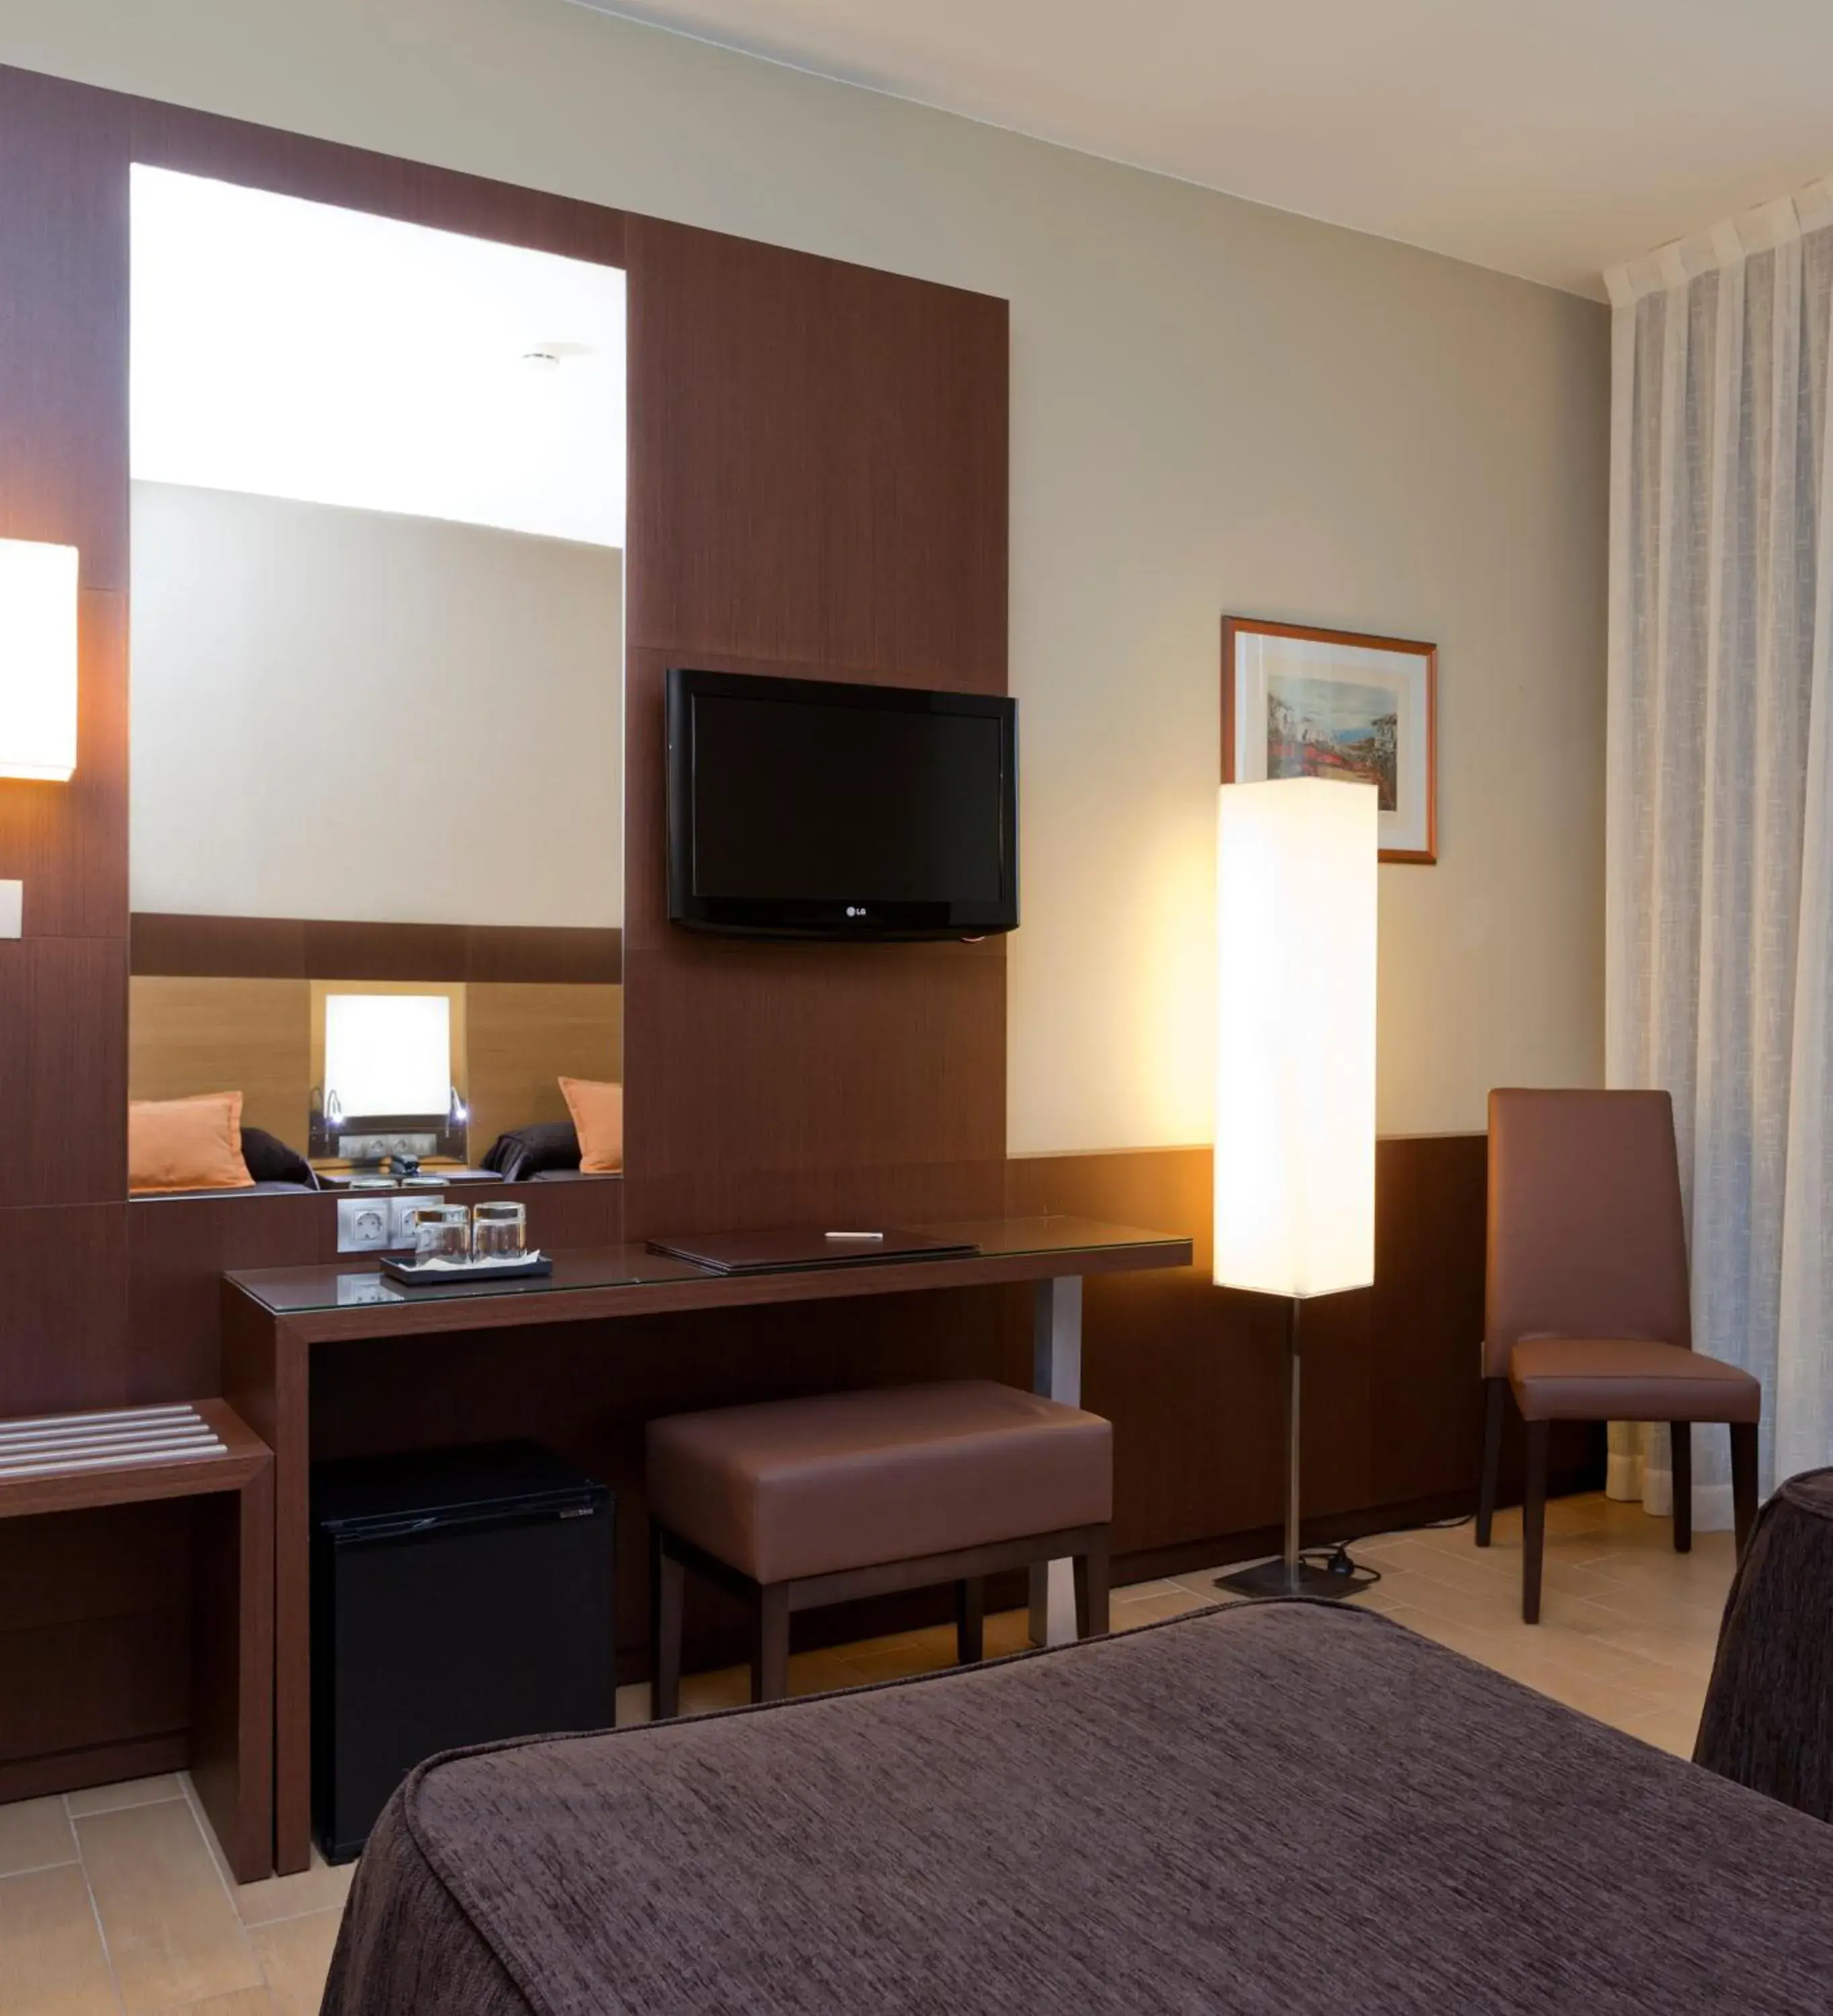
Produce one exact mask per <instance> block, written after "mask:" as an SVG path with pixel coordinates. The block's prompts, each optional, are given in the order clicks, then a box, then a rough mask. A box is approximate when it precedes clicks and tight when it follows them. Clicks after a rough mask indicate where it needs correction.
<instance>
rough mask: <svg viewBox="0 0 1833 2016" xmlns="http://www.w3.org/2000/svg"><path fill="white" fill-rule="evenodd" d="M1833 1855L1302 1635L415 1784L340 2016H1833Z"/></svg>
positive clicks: (1241, 1634) (1691, 1780) (1261, 1620)
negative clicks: (1416, 2015) (1653, 2014)
mask: <svg viewBox="0 0 1833 2016" xmlns="http://www.w3.org/2000/svg"><path fill="white" fill-rule="evenodd" d="M1830 1907H1833V1829H1828V1827H1824V1826H1823V1825H1821V1824H1820V1823H1818V1822H1817V1821H1814V1820H1810V1819H1809V1818H1807V1817H1806V1816H1804V1815H1802V1814H1801V1813H1796V1812H1794V1811H1793V1810H1792V1809H1789V1808H1788V1807H1784V1806H1782V1805H1776V1804H1774V1803H1773V1802H1770V1801H1768V1800H1766V1799H1764V1798H1762V1797H1761V1796H1760V1795H1757V1794H1755V1793H1752V1792H1750V1791H1746V1790H1745V1789H1744V1788H1743V1787H1739V1786H1736V1785H1733V1784H1728V1783H1727V1782H1726V1781H1724V1780H1721V1779H1719V1778H1716V1777H1712V1776H1711V1775H1710V1774H1709V1773H1706V1772H1704V1771H1702V1770H1699V1769H1696V1768H1695V1767H1694V1766H1692V1765H1690V1764H1687V1763H1684V1762H1681V1761H1680V1759H1676V1758H1674V1757H1671V1756H1669V1755H1666V1754H1665V1753H1663V1752H1662V1751H1655V1750H1652V1749H1649V1748H1647V1747H1645V1746H1644V1745H1643V1744H1640V1743H1638V1742H1637V1741H1635V1740H1634V1739H1633V1738H1632V1737H1627V1736H1625V1735H1622V1734H1621V1733H1619V1732H1617V1731H1615V1730H1611V1729H1608V1728H1607V1727H1605V1726H1604V1725H1603V1724H1601V1723H1595V1722H1592V1721H1590V1720H1589V1719H1586V1718H1585V1717H1583V1716H1581V1715H1576V1714H1575V1713H1573V1712H1571V1711H1570V1710H1568V1709H1566V1708H1561V1707H1560V1706H1559V1705H1557V1704H1556V1703H1554V1702H1552V1701H1548V1700H1547V1699H1545V1698H1544V1697H1541V1696H1540V1695H1536V1694H1531V1693H1529V1691H1527V1690H1525V1689H1524V1688H1522V1687H1518V1686H1517V1685H1516V1684H1515V1683H1513V1682H1511V1681H1510V1680H1507V1679H1503V1678H1502V1677H1501V1676H1500V1675H1497V1674H1496V1673H1493V1672H1490V1671H1489V1670H1488V1669H1486V1668H1484V1667H1482V1666H1478V1665H1475V1664H1473V1663H1471V1661H1468V1660H1466V1659H1464V1658H1461V1657H1460V1656H1459V1655H1458V1654H1455V1653H1453V1652H1449V1651H1446V1650H1444V1649H1443V1648H1442V1647H1439V1646H1437V1645H1435V1644H1432V1643H1430V1642H1428V1640H1424V1639H1423V1638H1420V1637H1417V1636H1414V1635H1413V1634H1412V1633H1410V1632H1408V1631H1406V1630H1405V1629H1403V1628H1402V1627H1401V1626H1399V1625H1395V1624H1393V1623H1391V1622H1388V1620H1387V1619H1386V1618H1382V1617H1379V1616H1377V1615H1371V1614H1369V1613H1367V1612H1363V1611H1356V1610H1353V1609H1342V1608H1338V1607H1331V1606H1327V1605H1323V1604H1310V1603H1304V1602H1295V1603H1278V1604H1261V1605H1256V1606H1252V1607H1248V1606H1243V1607H1238V1608H1234V1609H1230V1610H1225V1611H1208V1612H1205V1613H1204V1614H1203V1615H1201V1616H1198V1617H1196V1618H1182V1619H1179V1620H1177V1621H1176V1622H1172V1623H1168V1624H1163V1625H1154V1626H1151V1627H1148V1628H1147V1629H1144V1630H1142V1631H1139V1632H1135V1633H1129V1634H1127V1635H1126V1636H1122V1637H1116V1638H1110V1639H1105V1640H1097V1641H1095V1642H1093V1643H1086V1644H1082V1645H1076V1646H1069V1647H1064V1648H1062V1649H1061V1651H1051V1652H1046V1653H1039V1654H1028V1655H1024V1656H1021V1657H1019V1658H1014V1659H1009V1660H1004V1661H998V1662H996V1663H993V1664H990V1665H985V1666H982V1667H978V1668H974V1669H967V1670H964V1671H957V1672H949V1673H944V1674H940V1675H936V1676H931V1677H926V1678H924V1679H919V1680H914V1681H905V1682H900V1683H895V1684H893V1685H891V1686H888V1687H877V1688H871V1689H867V1690H861V1691H859V1692H855V1693H851V1694H830V1695H826V1696H823V1697H818V1698H814V1699H808V1700H803V1701H793V1702H790V1703H787V1704H783V1705H778V1706H776V1707H772V1708H758V1709H740V1710H738V1711H736V1712H732V1713H729V1714H726V1715H717V1716H711V1717H708V1718H704V1719H700V1720H697V1721H689V1722H679V1723H668V1724H664V1725H661V1726H652V1727H639V1728H633V1729H629V1730H618V1731H612V1732H609V1733H603V1734H600V1735H593V1736H585V1737H551V1738H545V1739H542V1740H539V1741H535V1742H531V1743H524V1744H510V1745H505V1746H498V1747H496V1748H490V1749H485V1750H479V1751H469V1752H464V1753H459V1754H457V1755H452V1756H450V1757H448V1758H445V1759H435V1760H434V1761H433V1762H430V1763H429V1764H427V1765H423V1766H421V1767H420V1769H419V1770H418V1771H416V1773H414V1774H413V1775H412V1777H410V1778H409V1780H408V1781H407V1783H406V1784H405V1785H404V1786H403V1787H402V1790H401V1791H400V1792H398V1794H397V1795H396V1797H395V1798H394V1802H392V1803H391V1805H390V1806H389V1808H388V1809H387V1812H386V1813H384V1816H383V1819H382V1821H381V1823H380V1826H379V1827H378V1829H377V1831H376V1834H374V1835H373V1837H372V1838H371V1841H370V1845H369V1849H368V1852H367V1853H366V1856H365V1857H364V1859H363V1863H362V1867H361V1869H360V1870H359V1872H358V1876H357V1879H356V1883H355V1888H354V1891H353V1892H352V1895H351V1903H350V1906H349V1908H348V1912H347V1914H346V1916H345V1919H344V1925H343V1929H342V1932H341V1934H340V1939H339V1942H338V1946H337V1953H336V1957H335V1958H334V1960H333V1965H332V1970H331V1978H330V1985H329V1987H328V1989H327V1990H326V2000H325V2003H324V2011H325V2016H405V2012H408V2011H416V2012H418V2011H438V2012H440V2016H531V2012H533V2016H690V2012H692V2016H709V2012H721V2016H725V2012H730V2016H777V2012H783V2011H797V2012H816V2011H819V2012H823V2016H829V2013H830V2012H831V2016H870V2013H871V2012H879V2011H884V2012H911V2016H916V2012H923V2016H931V2013H932V2012H933V2016H982V2012H986V2016H991V2012H993V2011H1000V2012H1012V2013H1013V2016H1032V2012H1038V2011H1073V2012H1076V2016H1110V2012H1112V2016H1118V2012H1121V2011H1126V2012H1130V2013H1131V2016H1139V2013H1140V2012H1144V2013H1145V2016H1158V2012H1165V2016H1170V2012H1173V2011H1176V2012H1179V2016H1195V2012H1229V2013H1230V2016H1233V2012H1241V2016H1248V2012H1253V2016H1338V2012H1341V2016H1383V2012H1388V2011H1421V2012H1430V2016H1515V2012H1528V2011H1532V2012H1549V2011H1560V2012H1568V2011H1570V2012H1579V2011H1583V2012H1586V2016H1619V2012H1628V2011H1638V2012H1640V2011H1655V2010H1658V2011H1662V2012H1663V2016H1693V2012H1699V2016H1705V2012H1712V2016H1730V2012H1739V2016H1770V2012H1781V2011H1791V2012H1802V2016H1806V2012H1808V2011H1814V2012H1816V2016H1820V2012H1824V2011H1825V2010H1826V2008H1827V2007H1828V1998H1829V1994H1830V1993H1833V1990H1830V1988H1829V1983H1833V1908H1830Z"/></svg>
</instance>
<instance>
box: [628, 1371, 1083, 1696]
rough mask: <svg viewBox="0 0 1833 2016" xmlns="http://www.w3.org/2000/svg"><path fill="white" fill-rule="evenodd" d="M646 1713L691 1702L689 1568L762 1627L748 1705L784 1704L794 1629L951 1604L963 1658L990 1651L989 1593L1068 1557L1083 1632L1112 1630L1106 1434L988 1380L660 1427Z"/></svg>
mask: <svg viewBox="0 0 1833 2016" xmlns="http://www.w3.org/2000/svg"><path fill="white" fill-rule="evenodd" d="M648 1444H649V1447H648V1465H647V1469H648V1483H649V1509H650V1606H651V1607H650V1634H651V1635H650V1643H651V1647H652V1657H653V1659H654V1665H653V1668H652V1672H653V1679H654V1694H653V1696H652V1700H653V1705H654V1714H655V1715H657V1717H658V1718H660V1717H661V1716H664V1715H674V1714H675V1713H676V1712H678V1710H679V1704H680V1694H681V1638H682V1598H683V1593H684V1589H683V1585H684V1579H685V1571H686V1570H687V1569H688V1568H693V1570H694V1571H696V1572H697V1574H699V1575H702V1576H704V1577H705V1578H706V1579H708V1580H710V1581H712V1582H717V1583H719V1584H721V1585H722V1586H725V1587H726V1588H728V1589H732V1590H733V1592H734V1593H736V1594H738V1595H740V1596H741V1597H744V1599H745V1600H746V1601H747V1604H749V1605H750V1607H751V1613H752V1615H753V1618H754V1620H755V1625H754V1632H755V1635H754V1639H753V1641H752V1642H753V1650H752V1655H751V1698H752V1700H753V1701H775V1700H777V1699H779V1698H780V1697H781V1696H783V1695H784V1694H787V1693H788V1691H789V1620H790V1615H791V1614H792V1613H793V1612H794V1611H800V1610H810V1609H813V1608H815V1607H817V1606H818V1605H819V1604H827V1603H845V1602H849V1601H851V1600H853V1599H854V1598H855V1597H864V1596H880V1595H888V1594H889V1593H891V1592H893V1591H895V1590H898V1589H921V1588H924V1587H925V1586H930V1585H932V1584H935V1583H938V1582H953V1583H954V1584H955V1586H956V1644H957V1649H958V1652H959V1655H960V1658H961V1659H962V1660H963V1661H972V1660H976V1659H978V1658H980V1656H981V1643H982V1638H981V1617H982V1612H983V1608H984V1603H985V1595H984V1583H985V1578H986V1577H987V1576H988V1575H996V1574H998V1573H999V1572H1000V1571H1002V1570H1004V1569H1007V1568H1028V1567H1030V1566H1032V1565H1034V1564H1037V1563H1039V1562H1044V1561H1061V1560H1063V1559H1064V1558H1065V1557H1068V1558H1069V1559H1071V1561H1073V1562H1074V1564H1075V1608H1076V1630H1077V1633H1078V1635H1079V1636H1089V1634H1091V1633H1100V1632H1104V1631H1105V1630H1106V1629H1107V1532H1108V1524H1109V1521H1111V1519H1112V1517H1113V1516H1114V1431H1113V1429H1112V1427H1111V1426H1110V1425H1109V1424H1108V1423H1107V1422H1106V1421H1104V1420H1102V1418H1101V1417H1100V1415H1099V1414H1089V1413H1083V1412H1082V1409H1080V1408H1079V1407H1068V1406H1064V1405H1063V1404H1062V1403H1061V1402H1059V1401H1056V1400H1050V1399H1045V1398H1044V1397H1043V1395H1039V1394H1036V1393H1021V1392H1020V1391H1017V1389H1016V1388H1013V1387H1010V1386H1000V1385H996V1384H994V1383H993V1382H992V1381H990V1380H985V1379H954V1380H938V1381H935V1382H933V1383H932V1384H927V1385H922V1386H880V1387H873V1388H866V1390H864V1391H858V1392H852V1393H825V1394H819V1395H815V1396H814V1397H812V1398H811V1399H799V1400H770V1401H765V1402H761V1403H759V1404H758V1405H756V1406H747V1407H722V1408H718V1409H714V1410H713V1411H711V1413H702V1414H673V1415H670V1416H669V1417H668V1418H667V1419H665V1420H658V1421H651V1422H650V1424H649V1436H648Z"/></svg>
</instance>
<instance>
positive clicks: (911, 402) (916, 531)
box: [625, 218, 1007, 1233]
mask: <svg viewBox="0 0 1833 2016" xmlns="http://www.w3.org/2000/svg"><path fill="white" fill-rule="evenodd" d="M627 251H628V268H629V272H630V335H629V356H630V366H629V370H630V400H629V409H630V531H629V545H628V560H627V577H626V578H627V581H628V604H627V610H628V614H627V629H628V644H627V653H626V665H625V961H626V982H627V985H626V993H625V1015H626V1018H627V1024H628V1032H627V1037H626V1049H627V1052H628V1056H629V1058H630V1060H631V1068H630V1071H629V1092H628V1111H627V1126H628V1164H627V1175H628V1184H627V1187H626V1195H625V1211H626V1216H627V1219H628V1223H629V1226H630V1227H631V1229H632V1230H633V1231H635V1232H638V1233H652V1232H664V1231H670V1230H676V1231H685V1230H692V1229H709V1228H712V1227H716V1226H736V1225H745V1224H757V1223H759V1222H763V1221H765V1219H770V1218H774V1219H776V1220H777V1221H778V1222H788V1221H791V1220H798V1219H799V1220H809V1219H816V1218H824V1217H827V1216H830V1215H841V1216H862V1217H863V1218H865V1219H867V1220H879V1221H882V1220H884V1219H898V1218H909V1217H918V1216H923V1215H929V1216H948V1215H954V1214H957V1213H959V1214H967V1213H971V1212H974V1211H986V1210H990V1209H996V1208H998V1203H999V1197H1000V1195H1001V1193H1002V1191H1003V1160H1004V1154H1005V967H1004V950H1003V945H1001V944H1000V943H999V942H998V941H992V942H990V943H989V944H987V945H981V946H976V947H970V946H963V945H924V946H887V945H877V946H875V945H849V946H844V947H842V946H823V945H787V944H774V945H773V944H745V943H743V942H740V941H717V940H713V939H709V938H697V937H695V936H693V934H690V933H687V932H684V931H681V930H679V928H677V927H673V926H671V925H670V924H669V923H668V922H667V920H666V888H665V876H664V807H663V800H662V788H663V750H664V720H663V702H662V693H663V679H664V673H665V671H666V670H667V668H668V666H669V665H671V664H693V665H710V666H714V667H717V668H721V669H725V670H728V671H739V672H751V673H790V674H794V675H798V676H802V677H816V678H823V677H825V678H835V679H862V680H868V681H873V682H879V683H884V684H899V683H902V684H909V685H918V686H947V687H953V688H956V689H963V690H968V691H974V692H981V693H1001V692H1003V691H1004V690H1005V684H1006V571H1007V561H1006V554H1007V477H1006V469H1007V311H1006V304H1004V303H1003V301H993V300H991V299H989V298H987V297H984V296H981V295H974V294H967V293H960V292H958V291H956V290H953V289H949V288H945V287H935V286H927V285H926V284H924V283H920V282H917V281H913V280H907V279H900V278H898V277H897V276H895V275H889V274H884V273H877V272H870V271H867V270H866V269H864V268H859V267H853V266H846V265H840V264H838V263H837V262H835V261H830V260H823V259H816V258H812V257H808V256H806V255H805V254H800V253H792V252H786V251H783V250H780V249H776V248H773V247H767V246H760V245H753V244H749V243H744V242H743V241H740V240H737V239H729V238H723V237H721V236H718V235H716V234H714V233H711V232H700V231H693V230H690V229H686V228H685V227H682V226H679V225H666V224H659V223H656V222H654V221H651V220H649V219H637V218H632V219H631V220H630V227H629V234H628V240H627Z"/></svg>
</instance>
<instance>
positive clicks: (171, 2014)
mask: <svg viewBox="0 0 1833 2016" xmlns="http://www.w3.org/2000/svg"><path fill="white" fill-rule="evenodd" d="M277 2012H278V2004H277V2003H275V2000H274V1998H273V1997H272V1996H271V1995H270V1994H269V1993H268V1991H267V1990H266V1989H265V1988H236V1989H231V1990H230V1992H229V1993H228V1994H227V1995H213V1996H211V1997H210V1998H209V2000H207V2001H203V2002H187V2003H184V2004H183V2005H182V2007H179V2008H177V2009H174V2010H171V2011H160V2016H277Z"/></svg>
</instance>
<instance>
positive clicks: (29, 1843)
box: [0, 1798, 77, 1876]
mask: <svg viewBox="0 0 1833 2016" xmlns="http://www.w3.org/2000/svg"><path fill="white" fill-rule="evenodd" d="M76 1859H77V1838H76V1836H75V1835H74V1834H72V1833H71V1832H70V1816H69V1814H68V1813H66V1812H65V1811H64V1809H63V1800H62V1799H61V1798H52V1799H21V1800H20V1801H19V1802H17V1803H16V1804H15V1805H10V1806H0V1876H16V1875H17V1874H19V1873H20V1870H25V1869H49V1867H51V1866H52V1863H59V1862H74V1861H75V1860H76Z"/></svg>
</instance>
